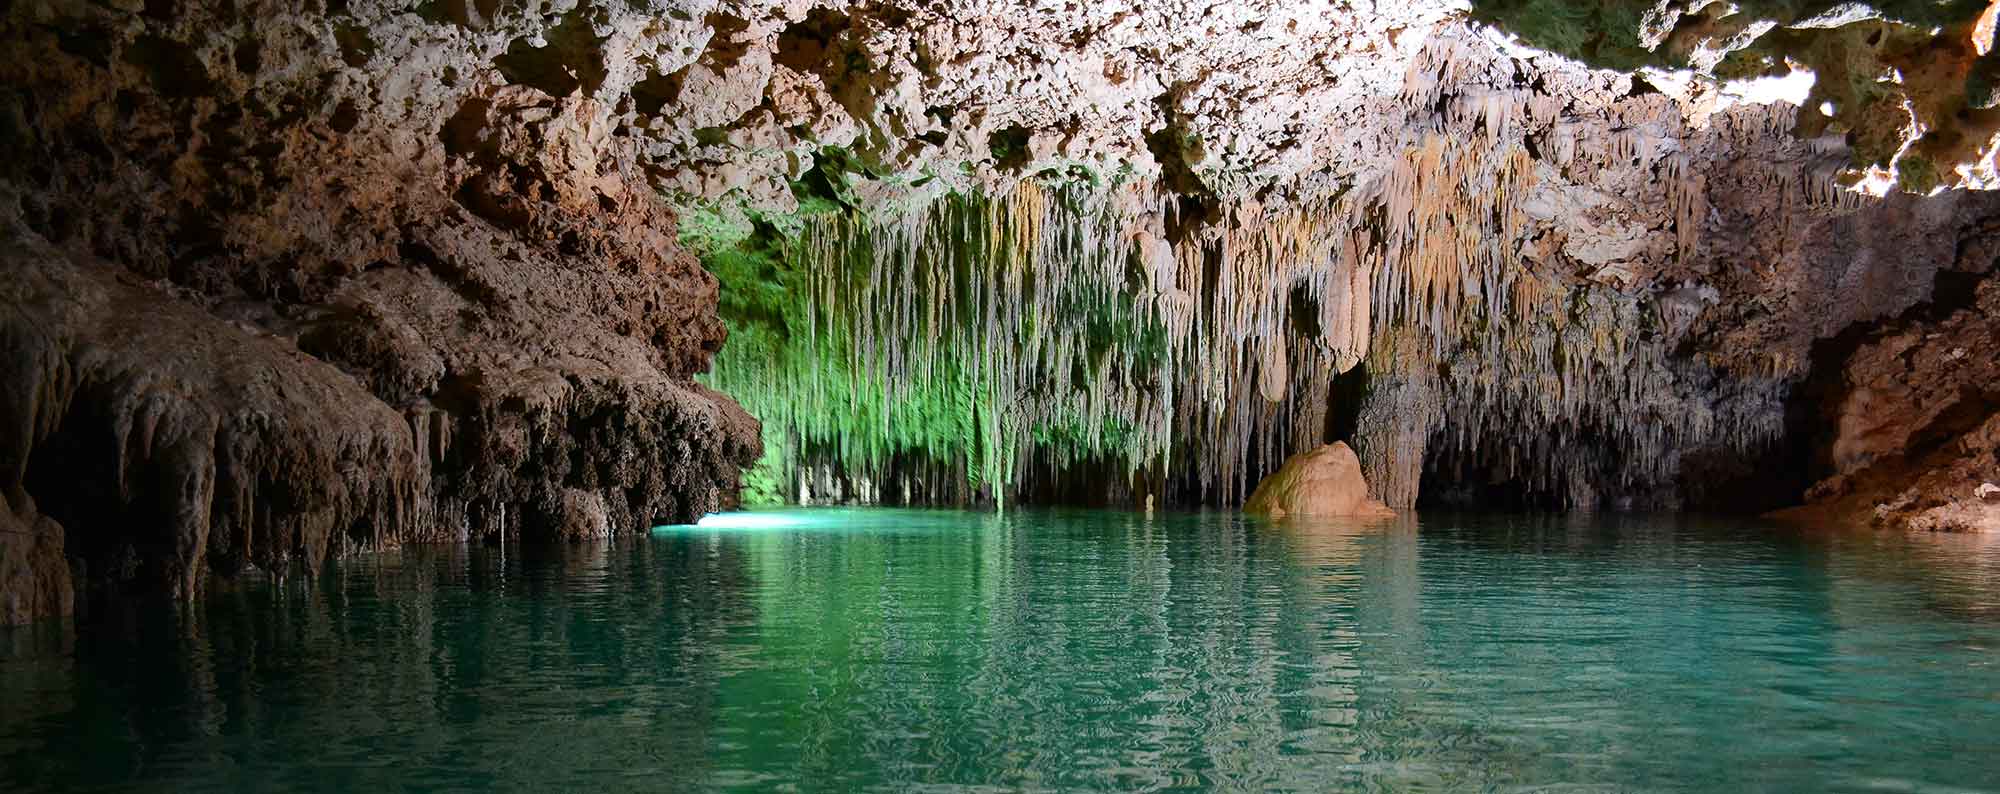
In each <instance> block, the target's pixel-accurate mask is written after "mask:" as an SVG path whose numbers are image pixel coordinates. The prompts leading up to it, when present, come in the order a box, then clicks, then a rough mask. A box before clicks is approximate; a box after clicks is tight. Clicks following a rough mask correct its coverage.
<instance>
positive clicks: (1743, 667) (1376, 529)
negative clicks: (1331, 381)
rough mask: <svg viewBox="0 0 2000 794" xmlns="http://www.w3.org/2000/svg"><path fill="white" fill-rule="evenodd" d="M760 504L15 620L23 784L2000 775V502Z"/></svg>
mask: <svg viewBox="0 0 2000 794" xmlns="http://www.w3.org/2000/svg"><path fill="white" fill-rule="evenodd" d="M723 523H724V524H725V525H724V526H712V527H699V528H684V529H670V530H660V531H656V532H655V533H653V534H652V535H651V536H650V537H647V538H643V539H635V540H633V541H629V542H624V543H618V544H611V545H605V546H595V547H581V548H571V549H565V550H555V551H554V552H550V551H543V552H541V553H539V554H533V555H530V554H525V553H523V552H522V551H521V550H519V549H466V548H450V547H440V548H420V549H410V550H405V551H402V552H399V553H394V554H388V555H383V556H379V557H374V558H369V559H361V560H351V561H348V562H346V563H344V564H342V565H340V566H339V567H338V568H337V569H336V570H335V571H334V573H333V574H332V575H330V576H327V577H323V578H322V579H321V580H320V581H319V582H317V583H315V584H313V585H310V586H307V585H303V584H296V583H295V584H291V585H287V586H271V585H257V584H250V585H245V586H242V587H240V588H238V589H235V590H232V591H228V592H220V593H215V594H213V595H212V596H210V597H209V598H208V599H206V600H205V601H203V602H201V603H199V604H198V605H196V606H195V607H193V608H192V609H189V610H187V611H186V612H185V613H184V614H182V615H175V614H174V613H173V612H172V611H171V610H168V609H164V608H162V609H156V610H152V611H138V612H128V613H119V614H103V615H99V616H97V619H96V620H95V622H92V623H87V624H84V625H82V626H80V627H79V628H77V629H76V630H75V631H74V632H63V631H61V630H59V629H52V628H48V627H44V628H41V629H38V630H34V631H18V630H17V631H13V632H9V633H6V634H0V706H4V708H0V790H8V791H34V790H50V789H72V788H106V789H126V790H142V789H143V790H148V791H152V790H203V789H206V790H228V791H249V790H274V789H284V790H353V791H375V790H400V789H406V788H410V789H435V790H488V789H506V790H519V791H545V790H635V789H636V790H658V791H746V792H747V791H758V792H762V791H896V792H902V791H935V792H975V791H977V792H986V791H1014V790H1025V791H1091V790H1095V791H1160V790H1174V791H1182V790H1185V791H1195V790H1231V791H1328V790H1340V789H1363V790H1383V791H1404V790H1426V789H1434V790H1456V789H1472V790H1509V789H1516V788H1570V789H1579V790H1593V791H1596V790H1604V791H1611V790H1706V791H1758V790H1763V791H1829V790H1832V791H1839V790H1851V791H1980V790H1984V791H1992V790H2000V538H1993V537H1981V536H1917V537H1906V536H1901V535H1877V534H1828V533H1801V532H1797V531H1790V530H1781V529H1776V528H1772V527H1765V526H1761V525H1751V524H1745V523H1742V522H1736V523H1729V522H1702V521H1697V520H1694V519H1683V518H1665V519H1652V518H1628V517H1597V518H1576V519H1564V518H1546V519H1543V518H1494V517H1486V518H1478V519H1474V518H1459V517H1451V516H1443V515H1426V516H1424V517H1423V519H1422V520H1421V526H1419V525H1418V522H1417V521H1414V520H1410V519H1403V520H1397V521H1391V522H1387V523H1382V524H1375V525H1357V524H1313V525H1290V526H1286V525H1278V526H1273V525H1267V524H1263V523H1259V522H1253V521H1248V520H1245V519H1242V518H1238V517H1234V516H1229V515H1223V514H1211V515H1200V514H1190V515H1165V514H1163V515H1160V516H1156V517H1151V518H1148V517H1146V516H1141V515H1133V514H1128V513H1111V512H1019V513H1008V514H1006V515H1004V516H997V515H993V514H978V513H958V512H918V511H881V510H820V511H794V512H784V513H753V514H747V515H739V516H737V517H735V518H732V519H729V520H727V521H724V522H723Z"/></svg>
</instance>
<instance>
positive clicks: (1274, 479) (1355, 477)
mask: <svg viewBox="0 0 2000 794" xmlns="http://www.w3.org/2000/svg"><path fill="white" fill-rule="evenodd" d="M1243 512H1246V513H1260V514H1265V515H1269V516H1270V517H1272V518H1285V517H1287V516H1392V515H1395V514H1396V512H1395V511H1394V510H1390V509H1389V507H1388V506H1387V505H1384V504H1382V502H1381V500H1378V499H1375V498H1374V497H1372V496H1370V495H1369V493H1368V480H1367V478H1365V477H1363V476H1362V475H1361V458H1360V457H1359V456H1357V455H1355V454H1354V450H1352V449H1349V448H1348V446H1347V444H1345V443H1342V442H1339V441H1335V442H1333V443H1331V444H1327V445H1325V446H1322V447H1320V448H1318V449H1315V450H1312V451H1310V452H1301V453H1299V454H1297V455H1293V456H1292V457H1291V459H1289V460H1286V461H1285V465H1284V466H1282V467H1280V468H1279V469H1278V470H1277V472H1275V473H1273V474H1272V475H1271V476H1269V477H1265V478H1264V481H1263V482H1260V483H1258V484H1257V490H1256V491H1253V492H1251V494H1250V501H1249V502H1246V503H1245V504H1244V505H1243Z"/></svg>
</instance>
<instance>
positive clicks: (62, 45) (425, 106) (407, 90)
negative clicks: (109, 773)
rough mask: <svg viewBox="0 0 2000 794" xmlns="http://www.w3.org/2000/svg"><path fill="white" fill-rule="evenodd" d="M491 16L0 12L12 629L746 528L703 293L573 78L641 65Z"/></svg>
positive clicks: (519, 19) (4, 457) (0, 208)
mask: <svg viewBox="0 0 2000 794" xmlns="http://www.w3.org/2000/svg"><path fill="white" fill-rule="evenodd" d="M496 13H499V11H498V10H496V9H495V8H492V7H489V6H488V5H486V4H472V5H464V4H447V3H440V4H436V5H435V7H431V8H427V9H418V10H413V9H411V8H409V7H407V4H400V3H396V4H392V3H382V4H368V3H354V4H351V5H350V4H342V3H335V4H332V5H325V6H323V5H322V4H320V3H318V2H315V1H314V0H306V1H305V2H299V3H255V4H237V3H195V2H153V3H131V4H122V3H111V4H86V3H63V2H58V3H45V2H25V3H10V4H7V6H6V8H5V9H4V22H0V41H5V42H6V46H7V50H8V53H9V56H8V58H7V59H5V63H4V64H0V85H4V90H0V124H4V126H5V132H4V134H0V147H4V149H5V152H4V157H0V222H4V232H0V235H3V236H4V241H5V242H4V251H0V256H4V260H5V264H4V266H0V269H4V273H5V274H6V277H5V279H4V282H0V340H4V342H3V343H0V350H4V352H0V390H4V394H5V397H4V400H0V405H4V411H0V488H4V490H5V493H6V499H7V503H8V510H7V511H6V517H5V519H4V521H5V522H6V525H5V526H4V527H0V540H4V541H5V546H4V547H0V605H3V606H4V607H5V609H4V613H0V618H4V622H20V621H22V620H26V619H32V618H34V617H37V616H46V615H59V614H67V613H68V610H69V604H70V601H69V599H68V597H67V595H66V594H67V593H68V592H69V591H70V590H71V589H73V588H74V589H82V590H86V591H89V592H96V591H105V592H110V591H115V590H128V589H132V590H164V591H168V592H172V593H174V594H175V595H177V596H179V597H182V598H188V597H193V596H194V595H196V594H198V593H199V592H200V591H201V590H202V588H203V586H204V585H203V583H204V581H205V580H206V578H207V576H208V575H209V574H211V573H215V574H222V575H235V574H237V573H239V572H242V571H248V570H262V571H265V572H268V573H270V574H272V575H277V576H284V575H287V574H288V573H293V572H297V571H305V572H307V573H310V572H313V571H316V570H318V568H319V567H320V565H321V564H322V562H323V561H324V560H325V559H327V558H328V557H329V556H332V555H338V554H341V553H344V552H347V551H352V550H355V549H360V548H377V549H379V548H390V547H394V546H396V545H399V544H403V543H410V542H422V541H435V540H454V539H456V540H464V539H474V540H477V539H485V538H500V537H504V538H509V539H514V538H522V539H536V538H558V537H590V536H602V535H606V534H610V533H616V532H629V531H636V530H643V529H644V528H646V527H649V526H652V525H655V524H658V523H666V522H675V521H686V520H690V519H692V518H693V517H696V516H699V515H700V514H701V513H703V512H705V511H708V510H712V509H715V508H717V507H718V506H722V505H725V504H728V503H729V502H730V501H731V500H732V499H733V494H734V492H735V489H736V487H737V486H736V482H737V470H738V467H739V466H740V465H743V464H747V463H749V462H750V461H752V460H754V459H755V458H756V456H757V454H758V453H757V436H756V424H755V422H754V420H752V419H751V418H750V417H749V416H748V415H746V414H744V413H743V412H742V411H741V409H740V408H738V407H737V406H736V405H735V403H733V402H732V401H730V400H728V399H727V398H723V397H721V396H720V395H717V394H715V393H714V392H712V391H710V390H708V389H706V388H704V387H702V386H700V385H698V384H696V383H695V382H694V381H693V380H692V376H693V375H694V374H696V373H697V372H699V371H701V370H703V369H705V368H706V366H707V364H708V360H709V357H710V356H711V354H712V353H713V352H714V351H715V350H716V349H717V347H718V346H719V345H720V344H721V343H722V340H723V328H722V324H721V323H720V321H719V320H718V319H717V317H716V315H715V302H716V282H715V280H714V279H713V278H712V277H711V276H709V275H708V274H706V273H705V272H704V271H703V270H702V269H701V267H700V264H699V262H698V261H697V260H696V259H695V258H694V257H693V256H692V255H689V254H687V253H685V252H683V251H681V250H680V249H679V248H678V247H677V246H676V245H675V243H674V241H673V229H674V227H675V223H676V221H675V216H674V215H673V213H672V211H671V209H670V208H669V207H668V206H667V205H666V204H665V202H664V201H663V200H662V199H661V197H660V195H659V194H658V193H657V192H656V191H655V190H654V189H653V188H652V187H651V185H650V183H649V182H648V181H647V180H646V179H645V178H644V177H643V173H644V170H645V167H644V165H643V164H642V162H641V160H640V159H639V157H638V153H637V151H636V150H635V147H634V146H632V145H630V144H629V143H628V142H626V141H625V140H624V139H623V138H621V137H620V135H619V134H618V129H619V125H618V123H617V121H616V116H615V114H614V111H613V110H612V108H611V106H610V105H609V104H608V103H607V102H604V101H600V100H599V99H596V98H593V96H590V95H586V94H585V93H581V92H578V91H575V90H566V89H565V88H564V85H563V84H564V81H566V80H574V79H581V80H587V81H589V82H591V83H592V86H593V88H596V87H598V86H600V85H610V86H612V89H611V90H616V91H618V92H623V91H625V90H626V89H628V88H629V87H630V84H631V83H632V82H633V81H635V80H637V79H638V74H637V71H638V70H637V69H636V67H634V66H632V65H631V59H632V58H633V57H634V53H632V52H631V51H630V50H629V49H628V50H625V51H624V52H625V55H624V56H623V58H624V60H623V61H622V62H621V61H619V60H617V59H616V58H611V59H610V61H609V62H607V61H605V60H603V59H604V58H606V57H607V56H606V54H607V53H613V52H617V51H618V50H617V49H616V48H614V47H608V46H605V42H604V39H603V38H601V37H599V36H598V35H597V34H595V33H592V32H591V28H590V23H588V22H577V23H573V24H571V25H570V26H569V27H563V26H562V24H561V21H560V19H557V20H549V21H548V24H544V20H543V19H542V18H541V17H540V16H539V15H533V14H528V13H526V12H523V11H518V10H515V9H512V8H511V7H510V8H509V9H507V12H506V15H508V16H511V17H513V19H512V22H511V27H507V26H502V25H490V24H488V22H487V21H484V20H483V18H482V21H478V22H473V21H470V18H466V17H465V15H468V14H472V15H479V14H489V15H490V14H496ZM454 15H456V17H459V18H456V19H455V18H454ZM577 25H582V27H581V28H578V27H577ZM579 31H581V32H579ZM543 34H548V35H549V36H550V37H551V38H550V39H547V40H545V39H542V38H541V36H542V35H543ZM530 37H533V38H535V39H536V40H537V41H547V42H549V43H547V44H546V45H545V46H540V47H539V48H537V47H529V46H527V45H525V44H518V45H517V44H514V43H513V42H515V41H516V40H522V41H525V40H526V39H527V38H530ZM621 63H622V64H623V65H621ZM579 70H581V71H582V73H583V77H582V78H572V77H570V75H572V74H574V73H576V72H578V71H579Z"/></svg>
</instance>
